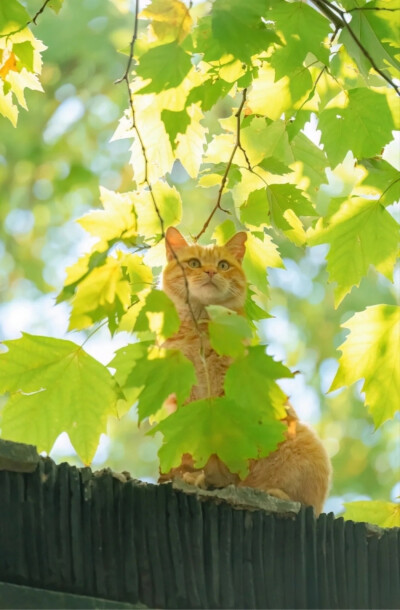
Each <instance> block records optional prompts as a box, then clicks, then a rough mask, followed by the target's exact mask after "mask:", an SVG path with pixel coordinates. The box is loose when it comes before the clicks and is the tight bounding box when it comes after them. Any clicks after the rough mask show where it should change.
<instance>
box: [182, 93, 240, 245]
mask: <svg viewBox="0 0 400 610" xmlns="http://www.w3.org/2000/svg"><path fill="white" fill-rule="evenodd" d="M246 97H247V88H246V89H243V94H242V101H241V104H240V106H239V108H238V110H237V112H236V114H235V117H236V119H237V121H236V142H235V145H234V147H233V150H232V153H231V156H230V157H229V161H228V163H227V165H226V168H225V172H224V175H223V176H222V181H221V185H220V187H219V191H218V196H217V202H216V204H215V206H214V207H213V209H212V210H211V213H210V215H209V217H208V218H207V220H206V222H205V223H204V225H203V228H202V229H201V231H200V233H198V234H197V235H196V237H195V238H194V240H195V241H198V239H199V238H200V237H201V236H202V235H203V233H205V232H206V230H207V228H208V225H209V224H210V222H211V220H212V218H213V216H214V214H215V213H216V211H217V210H222V211H223V212H226V210H224V209H223V208H222V207H221V198H222V193H223V191H224V188H225V184H226V181H227V179H228V174H229V170H230V168H231V165H232V162H233V158H234V156H235V154H236V151H237V150H238V148H239V149H240V150H241V151H242V152H243V153H244V156H245V159H246V163H247V164H248V165H249V167H251V166H250V161H249V159H248V157H247V154H246V152H245V150H244V149H243V147H242V145H241V142H240V120H241V113H242V110H243V106H244V105H245V103H246Z"/></svg>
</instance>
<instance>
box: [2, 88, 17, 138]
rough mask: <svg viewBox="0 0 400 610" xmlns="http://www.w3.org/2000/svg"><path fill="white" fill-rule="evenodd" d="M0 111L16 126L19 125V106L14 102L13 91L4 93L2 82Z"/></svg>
mask: <svg viewBox="0 0 400 610" xmlns="http://www.w3.org/2000/svg"><path fill="white" fill-rule="evenodd" d="M0 113H1V114H2V115H3V116H4V117H6V118H7V119H9V120H10V121H11V123H12V124H13V126H14V127H15V126H16V125H17V120H18V108H17V107H16V105H15V104H13V98H12V93H11V91H9V92H8V93H7V94H6V95H4V93H3V85H2V84H1V85H0Z"/></svg>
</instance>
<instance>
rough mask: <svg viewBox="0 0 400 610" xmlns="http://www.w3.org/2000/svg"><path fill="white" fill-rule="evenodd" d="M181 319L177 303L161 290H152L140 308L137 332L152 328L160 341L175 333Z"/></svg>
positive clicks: (136, 326) (136, 325)
mask: <svg viewBox="0 0 400 610" xmlns="http://www.w3.org/2000/svg"><path fill="white" fill-rule="evenodd" d="M179 326H180V320H179V317H178V314H177V311H176V308H175V305H174V304H173V302H172V301H171V299H169V298H168V297H167V295H166V294H165V293H164V292H162V291H161V290H152V291H151V292H149V294H148V295H147V297H146V301H145V303H144V305H143V307H142V308H141V310H140V313H139V316H138V318H137V320H136V324H135V328H134V330H135V332H142V331H147V330H150V331H152V332H154V333H155V335H156V337H157V339H158V340H159V341H160V342H163V341H165V340H166V339H168V337H171V335H173V334H175V333H176V332H177V331H178V329H179Z"/></svg>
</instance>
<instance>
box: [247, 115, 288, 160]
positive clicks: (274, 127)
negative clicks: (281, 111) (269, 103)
mask: <svg viewBox="0 0 400 610" xmlns="http://www.w3.org/2000/svg"><path fill="white" fill-rule="evenodd" d="M241 142H242V144H243V146H244V148H245V150H246V153H247V155H248V157H249V159H250V163H251V164H252V165H260V163H261V161H263V160H264V159H267V158H269V157H274V158H275V159H277V160H278V161H282V163H285V164H286V165H289V164H290V163H292V161H293V160H294V159H293V153H292V151H291V148H290V145H289V139H288V136H287V133H286V129H285V123H284V122H283V121H281V120H278V121H274V122H273V123H271V124H270V125H268V123H267V122H266V120H265V119H262V118H254V119H253V120H252V121H251V123H250V125H249V127H244V128H243V129H242V131H241ZM288 171H289V170H288Z"/></svg>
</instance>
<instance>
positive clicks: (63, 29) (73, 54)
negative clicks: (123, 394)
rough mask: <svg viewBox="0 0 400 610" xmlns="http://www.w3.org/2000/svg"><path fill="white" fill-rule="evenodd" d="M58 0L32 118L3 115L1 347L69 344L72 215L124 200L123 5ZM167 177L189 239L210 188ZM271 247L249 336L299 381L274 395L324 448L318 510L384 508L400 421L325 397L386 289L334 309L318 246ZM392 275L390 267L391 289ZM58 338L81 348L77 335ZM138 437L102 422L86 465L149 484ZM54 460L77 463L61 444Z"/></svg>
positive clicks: (149, 456) (349, 392)
mask: <svg viewBox="0 0 400 610" xmlns="http://www.w3.org/2000/svg"><path fill="white" fill-rule="evenodd" d="M64 4H65V6H64V7H63V9H62V11H61V13H60V14H59V15H58V16H56V15H55V14H54V13H53V12H52V11H50V10H45V11H44V13H43V14H42V15H41V16H40V18H39V20H38V26H37V27H36V28H35V29H34V33H35V36H36V37H38V38H39V39H41V40H42V41H43V42H44V44H46V45H47V46H48V50H47V51H46V52H45V53H44V68H43V74H42V78H41V81H42V83H43V86H44V89H45V93H44V94H43V93H38V92H32V91H28V92H27V94H26V97H27V103H28V108H29V111H28V112H26V111H24V110H21V111H20V115H19V121H18V127H17V129H14V128H13V127H12V126H11V124H10V123H9V122H8V121H7V120H6V119H3V118H2V117H0V339H1V340H3V339H13V338H17V337H19V336H20V333H21V331H27V332H32V333H36V334H45V335H50V336H55V337H60V338H61V337H65V336H66V329H67V325H68V306H66V305H65V304H61V305H57V306H55V304H54V302H55V296H56V294H57V292H58V291H59V290H60V289H61V287H62V284H63V279H64V277H65V274H64V269H65V267H66V266H68V265H70V264H72V263H73V262H74V261H75V260H76V258H77V257H78V255H79V254H81V253H82V252H84V251H85V249H87V248H88V245H89V244H90V243H91V242H90V238H88V237H87V235H86V234H85V233H84V231H83V230H82V229H81V228H80V227H79V226H78V225H77V224H76V223H75V222H74V219H76V218H78V217H79V216H81V215H82V214H83V213H85V212H86V211H88V210H89V209H91V208H93V207H96V206H98V202H99V185H102V186H105V187H107V188H109V189H113V190H121V191H124V190H129V189H130V188H131V186H132V171H131V168H130V166H129V165H128V160H129V140H119V141H116V142H112V143H110V138H111V136H112V134H113V132H114V130H115V129H116V127H117V124H118V120H119V118H120V117H121V116H122V114H123V111H124V109H125V107H126V106H127V98H126V89H125V87H124V85H123V84H120V85H115V84H114V81H115V80H116V79H117V78H118V77H120V76H121V75H122V74H123V73H124V70H125V65H126V57H125V56H124V55H121V54H120V53H118V50H119V49H123V48H125V47H126V46H127V44H128V43H129V40H130V38H131V35H132V33H131V30H132V24H133V19H132V14H131V13H129V12H127V11H128V8H129V2H128V0H108V1H106V2H104V1H101V0H65V3H64ZM41 5H42V1H41V0H40V1H36V0H31V1H28V2H26V6H27V8H28V11H29V12H30V14H32V15H33V14H34V13H35V11H36V10H37V9H38V8H40V6H41ZM228 114H229V112H228V109H227V108H226V107H225V106H224V103H220V104H218V105H217V107H216V108H215V109H214V110H213V114H212V116H211V117H209V121H211V122H212V124H215V123H216V121H217V119H218V118H220V117H223V116H227V115H228ZM172 180H173V181H174V182H175V184H176V186H177V188H178V189H179V190H180V191H181V193H182V196H183V199H184V201H185V204H186V206H187V207H189V208H190V209H192V210H193V215H192V216H191V217H189V216H188V215H187V217H186V218H185V219H184V220H185V229H186V228H187V227H193V229H194V230H196V227H199V225H200V226H201V224H202V222H199V220H198V218H199V217H200V218H204V213H203V214H202V210H205V209H207V208H208V206H209V205H210V204H211V201H212V197H214V196H215V192H214V191H213V190H212V189H207V190H203V189H201V188H200V187H198V186H197V187H196V184H195V182H194V181H192V180H190V179H188V177H187V174H186V173H185V172H184V171H183V170H180V169H179V167H176V168H175V170H174V172H173V175H172ZM327 183H328V180H327ZM327 189H328V190H329V187H327ZM219 220H220V221H222V220H224V218H223V217H221V218H220V219H219ZM277 243H278V244H279V247H280V251H281V254H282V256H283V257H284V262H285V266H286V268H285V269H279V270H276V269H274V270H271V271H270V273H269V280H270V285H271V290H270V304H269V311H270V313H271V314H272V315H273V316H274V317H272V318H270V319H268V320H267V321H265V322H263V323H262V324H261V325H260V334H261V337H262V339H263V340H264V341H265V342H266V344H267V345H268V352H269V353H270V354H273V355H274V356H275V357H277V358H279V359H283V360H285V362H286V363H287V364H288V365H289V366H290V367H291V369H292V370H296V371H299V374H298V375H296V377H295V379H294V380H290V381H288V382H287V383H285V385H284V386H283V387H284V389H285V390H286V391H287V392H288V393H289V394H290V396H291V401H292V403H293V405H294V407H295V408H296V410H297V411H298V413H299V415H300V417H301V418H302V419H303V420H304V421H306V422H309V423H311V424H312V425H313V426H315V428H316V429H317V431H318V432H319V434H320V435H321V437H322V438H323V439H324V442H325V445H326V447H327V450H328V452H329V454H330V456H331V458H332V463H333V468H334V478H333V486H332V490H331V496H330V499H329V500H328V503H327V505H326V509H327V510H334V511H335V512H340V510H341V507H342V503H343V501H350V500H355V499H369V498H371V499H383V500H389V499H392V500H394V499H395V497H396V496H399V495H400V484H399V482H398V481H399V471H400V440H399V439H400V418H399V417H397V418H396V419H395V420H394V421H389V422H386V424H384V425H383V426H382V427H381V428H380V429H379V430H378V431H374V427H373V423H372V419H371V418H370V417H369V415H368V413H367V410H366V409H365V407H364V406H363V401H362V396H361V394H360V389H361V387H362V382H359V383H358V384H356V385H355V386H353V387H351V388H348V389H345V390H340V391H337V392H335V393H332V394H326V392H327V390H328V388H329V386H330V383H331V381H332V379H333V377H334V375H335V372H336V369H337V364H336V361H335V358H336V357H337V347H338V346H339V345H340V343H341V342H342V341H343V339H344V336H345V331H344V330H343V329H342V328H341V327H340V325H341V324H343V323H344V322H345V321H346V320H347V319H348V318H349V317H350V316H351V315H352V314H353V313H354V312H356V311H360V310H362V309H364V308H365V307H366V306H367V305H372V304H375V303H382V302H383V303H395V302H396V292H395V288H394V287H393V286H392V285H391V284H390V283H389V282H388V281H387V280H385V279H384V278H383V277H381V276H379V277H377V276H376V274H375V272H374V271H372V270H371V271H370V273H369V275H368V277H367V278H365V279H364V280H363V281H362V283H361V286H360V288H358V289H353V291H352V292H351V294H350V295H349V296H348V297H347V298H346V299H345V300H344V301H343V303H342V304H341V306H340V307H339V308H338V310H336V311H335V309H334V306H333V290H332V287H331V286H330V285H328V284H327V273H326V271H325V266H324V256H325V254H326V250H325V246H318V247H315V248H312V249H308V250H303V249H301V248H296V247H295V246H293V245H292V244H289V243H288V242H286V241H285V242H284V241H283V240H282V241H279V239H278V240H277ZM399 276H400V272H399V268H398V269H397V271H396V278H397V284H398V283H399ZM68 337H69V338H70V339H71V340H73V341H76V342H78V343H80V342H83V340H84V338H85V334H84V333H78V332H74V333H69V335H68ZM127 341H129V337H128V336H127V335H125V334H124V335H117V336H116V337H115V338H113V339H111V337H110V336H109V334H108V331H107V330H106V329H102V330H100V331H99V332H98V333H96V334H95V335H94V336H93V337H92V338H91V339H90V341H89V342H88V343H87V344H86V346H85V348H86V349H87V351H88V352H89V353H91V354H92V355H93V356H95V357H96V358H98V359H99V360H100V361H102V362H103V363H107V362H109V361H110V360H111V358H112V355H113V351H114V349H116V348H118V347H120V346H122V345H125V344H126V343H127ZM0 405H1V403H0ZM145 432H146V426H143V427H142V428H141V429H140V430H139V429H138V427H137V423H136V417H135V413H134V410H131V411H130V412H129V413H128V414H127V415H125V416H124V417H123V418H122V419H121V420H120V421H117V420H113V421H110V425H109V434H108V435H107V436H103V437H102V439H101V443H100V446H99V450H98V452H97V454H96V457H95V460H94V464H93V466H94V467H95V468H96V469H97V468H101V467H103V466H109V467H111V468H112V469H114V470H117V471H121V470H129V471H130V472H131V474H132V476H134V477H137V478H143V479H146V480H150V481H152V480H155V479H156V477H157V471H158V462H157V449H158V446H159V443H160V438H158V437H156V438H153V437H147V436H145ZM51 455H52V457H54V459H56V460H57V461H61V460H64V459H67V460H68V461H70V462H71V463H76V464H79V460H78V458H77V457H76V456H75V454H74V451H73V449H72V447H71V445H70V443H69V441H68V437H67V436H66V435H65V434H63V435H62V436H61V437H60V438H59V439H58V441H57V442H56V444H55V446H54V448H53V450H52V452H51Z"/></svg>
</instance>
